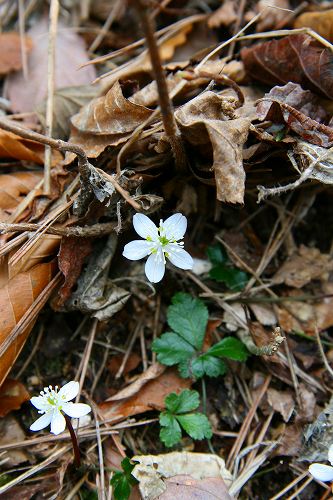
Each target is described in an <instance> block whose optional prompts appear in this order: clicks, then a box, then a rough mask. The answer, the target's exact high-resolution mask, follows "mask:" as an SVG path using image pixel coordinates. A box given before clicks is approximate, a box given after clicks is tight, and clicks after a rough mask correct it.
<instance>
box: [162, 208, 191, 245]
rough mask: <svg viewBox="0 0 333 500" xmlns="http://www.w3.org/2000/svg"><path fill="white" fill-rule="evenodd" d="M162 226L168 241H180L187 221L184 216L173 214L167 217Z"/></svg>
mask: <svg viewBox="0 0 333 500" xmlns="http://www.w3.org/2000/svg"><path fill="white" fill-rule="evenodd" d="M162 226H163V228H164V231H165V236H166V238H167V239H168V240H181V239H182V238H183V237H184V234H185V231H186V228H187V219H186V217H185V215H182V214H174V215H171V217H168V219H166V220H165V221H164V222H163V224H162Z"/></svg>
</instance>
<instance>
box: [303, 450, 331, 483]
mask: <svg viewBox="0 0 333 500" xmlns="http://www.w3.org/2000/svg"><path fill="white" fill-rule="evenodd" d="M328 460H329V462H330V463H331V465H324V464H317V463H314V464H311V465H310V467H309V472H310V474H311V475H312V476H313V477H314V478H315V479H318V481H324V482H326V481H333V467H332V465H333V444H331V446H330V447H329V449H328Z"/></svg>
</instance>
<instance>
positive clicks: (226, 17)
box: [207, 0, 238, 28]
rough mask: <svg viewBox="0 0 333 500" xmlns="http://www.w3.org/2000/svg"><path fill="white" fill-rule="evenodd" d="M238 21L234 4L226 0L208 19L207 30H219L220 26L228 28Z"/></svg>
mask: <svg viewBox="0 0 333 500" xmlns="http://www.w3.org/2000/svg"><path fill="white" fill-rule="evenodd" d="M237 19H238V15H237V12H236V5H235V2H233V1H232V0H226V1H224V2H223V4H222V5H221V7H219V8H218V9H216V10H215V11H214V12H213V13H212V14H211V15H210V16H209V18H208V21H207V24H208V26H209V28H219V27H220V26H230V24H232V23H234V22H235V21H236V20H237Z"/></svg>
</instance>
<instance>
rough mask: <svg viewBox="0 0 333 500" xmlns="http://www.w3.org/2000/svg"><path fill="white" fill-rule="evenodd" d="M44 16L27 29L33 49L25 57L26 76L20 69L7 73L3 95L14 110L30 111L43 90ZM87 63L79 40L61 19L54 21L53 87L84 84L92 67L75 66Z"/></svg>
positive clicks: (91, 75)
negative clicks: (26, 57)
mask: <svg viewBox="0 0 333 500" xmlns="http://www.w3.org/2000/svg"><path fill="white" fill-rule="evenodd" d="M48 29H49V22H48V18H47V17H44V18H42V19H41V20H39V21H38V22H36V23H34V24H33V26H32V28H31V29H30V30H29V31H28V35H29V36H30V37H31V39H32V41H33V49H32V50H31V52H30V54H29V56H28V79H26V78H25V77H24V75H23V73H22V72H20V73H15V74H12V75H9V77H8V78H7V82H6V94H7V96H8V98H9V100H10V101H11V104H12V108H13V110H14V111H15V112H20V113H24V112H30V111H33V110H34V107H35V106H36V105H37V104H38V103H40V102H41V101H42V100H43V99H44V98H45V97H46V92H47V74H48V73H47V61H48V55H47V54H48ZM86 62H88V56H87V53H86V49H85V46H84V42H83V39H82V38H81V37H80V36H79V35H78V34H77V33H75V31H74V29H71V28H69V27H68V26H67V25H66V24H64V23H63V22H62V21H59V23H58V30H57V37H56V44H55V89H59V88H62V87H71V86H74V85H87V84H90V83H91V82H92V80H94V78H95V77H96V73H95V68H94V67H93V66H87V67H85V68H82V69H79V67H80V66H81V65H82V64H84V63H86Z"/></svg>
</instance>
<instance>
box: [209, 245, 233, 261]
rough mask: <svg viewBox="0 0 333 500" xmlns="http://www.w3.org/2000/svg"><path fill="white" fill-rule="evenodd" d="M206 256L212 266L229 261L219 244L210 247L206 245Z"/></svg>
mask: <svg viewBox="0 0 333 500" xmlns="http://www.w3.org/2000/svg"><path fill="white" fill-rule="evenodd" d="M207 256H208V258H209V260H210V261H211V263H212V264H213V265H214V266H217V265H219V264H225V263H227V262H229V258H228V254H227V252H226V251H225V249H224V248H223V247H222V246H221V245H219V244H217V245H212V246H211V247H208V248H207Z"/></svg>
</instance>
